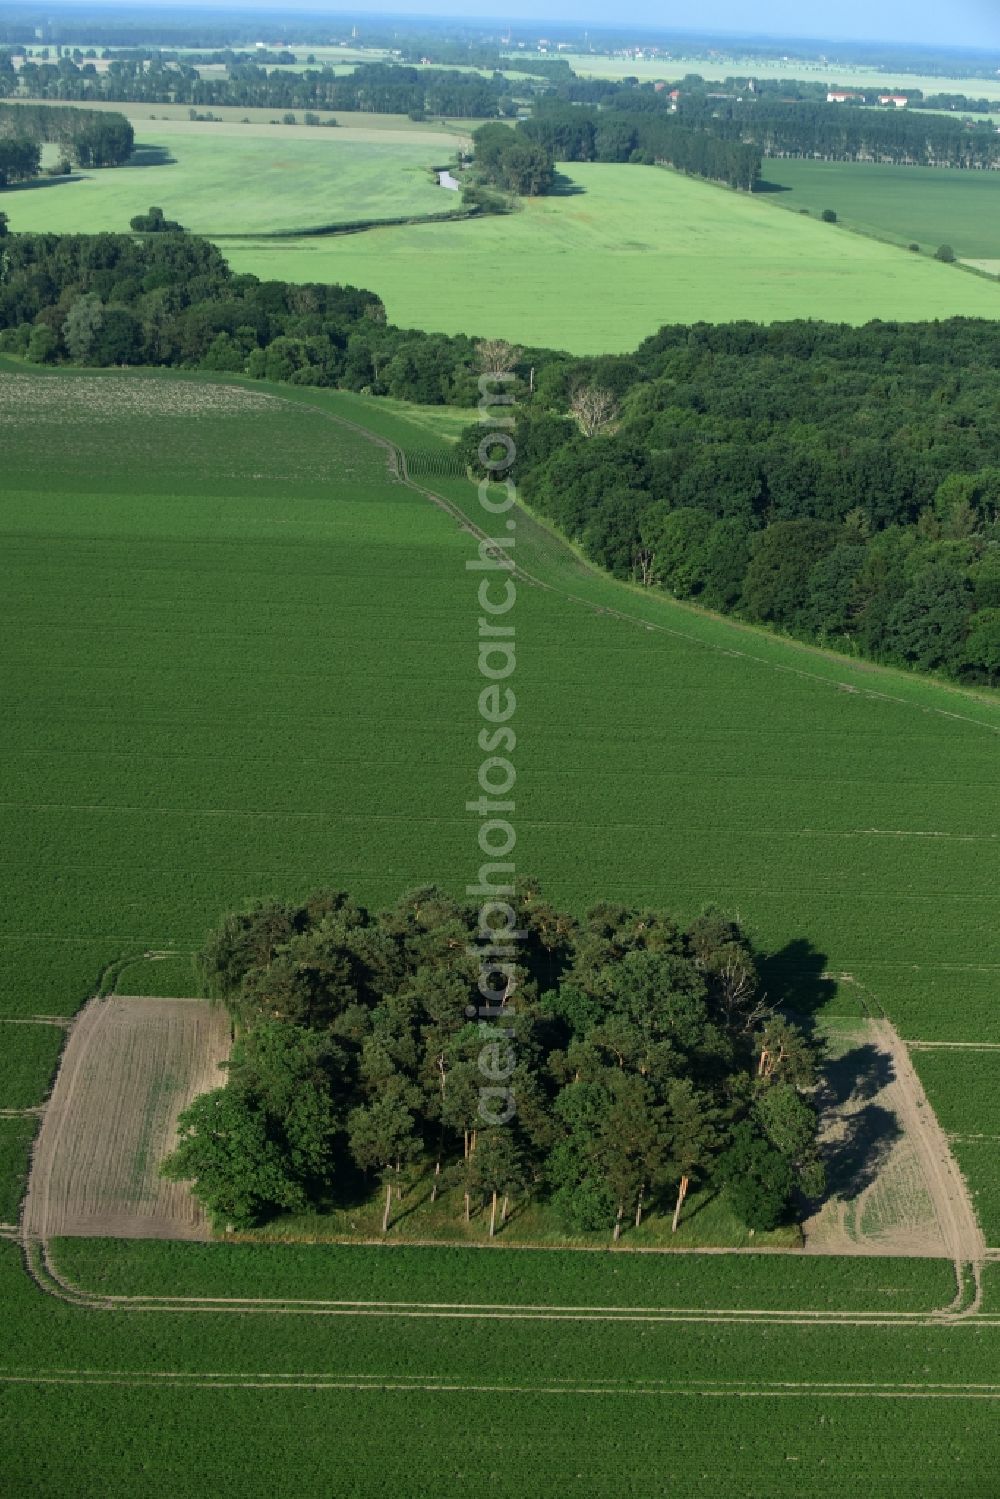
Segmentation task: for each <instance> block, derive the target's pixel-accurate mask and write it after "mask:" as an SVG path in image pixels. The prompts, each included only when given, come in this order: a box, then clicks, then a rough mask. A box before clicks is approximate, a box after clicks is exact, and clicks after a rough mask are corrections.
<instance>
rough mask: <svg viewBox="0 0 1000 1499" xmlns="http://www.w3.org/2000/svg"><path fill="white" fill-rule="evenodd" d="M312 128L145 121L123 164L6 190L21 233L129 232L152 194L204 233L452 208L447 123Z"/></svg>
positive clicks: (451, 147)
mask: <svg viewBox="0 0 1000 1499" xmlns="http://www.w3.org/2000/svg"><path fill="white" fill-rule="evenodd" d="M405 124H406V122H405V121H401V120H398V119H397V129H396V130H380V129H368V130H366V129H363V128H357V129H353V130H351V129H340V128H338V129H336V130H324V129H322V128H318V127H315V126H308V125H301V124H300V125H295V126H290V125H284V126H282V125H267V124H249V125H243V124H239V123H236V122H223V123H220V124H214V125H206V124H199V123H197V122H194V121H188V120H156V121H148V122H143V123H142V124H141V125H140V126H139V128H138V130H137V132H136V152H135V155H134V157H133V160H132V163H131V164H130V165H129V166H127V167H124V168H115V169H110V168H106V169H104V170H102V171H91V172H86V173H77V174H75V175H74V176H73V177H71V178H47V179H42V181H41V182H39V183H38V184H35V185H33V186H27V187H23V188H19V189H18V190H16V191H14V192H11V193H7V194H5V195H4V211H5V212H6V213H7V214H8V216H9V218H10V222H11V227H12V228H13V229H16V230H19V231H20V230H46V231H52V232H55V233H73V232H77V233H78V232H81V231H83V232H87V233H93V232H97V231H100V230H117V231H119V232H121V231H123V230H127V229H128V225H129V220H130V219H131V218H132V217H133V215H135V214H138V213H145V212H146V210H147V209H148V208H149V205H150V204H151V203H155V204H158V205H159V206H160V207H161V208H163V210H164V212H165V213H166V214H167V217H168V218H174V219H177V220H179V221H180V223H182V224H183V225H184V226H185V228H187V229H190V230H192V231H193V232H195V233H198V234H208V235H211V234H233V233H243V232H246V230H247V229H248V228H249V229H251V230H254V231H256V232H258V233H268V234H272V233H276V232H280V231H283V230H302V229H308V228H321V227H323V226H325V225H328V224H336V223H345V222H352V221H354V220H357V219H385V218H399V217H403V216H405V215H407V214H433V213H445V212H448V211H453V210H454V209H455V207H456V206H457V203H458V196H457V194H455V193H450V192H446V191H445V190H444V189H442V188H440V187H439V186H438V185H437V183H436V181H435V180H434V178H433V177H432V175H431V172H430V168H431V167H432V166H433V165H434V164H435V163H441V164H443V163H446V162H447V161H448V160H449V159H450V157H451V156H452V155H453V154H454V150H455V141H454V138H453V137H451V136H449V135H445V134H443V133H440V132H436V133H432V132H425V133H419V132H411V131H407V130H406V129H405V128H404V127H405Z"/></svg>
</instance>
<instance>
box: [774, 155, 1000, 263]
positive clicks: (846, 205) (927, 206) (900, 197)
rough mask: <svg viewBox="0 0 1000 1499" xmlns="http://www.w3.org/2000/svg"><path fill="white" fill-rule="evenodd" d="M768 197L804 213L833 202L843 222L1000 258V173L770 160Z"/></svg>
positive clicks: (968, 254)
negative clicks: (774, 189) (774, 190)
mask: <svg viewBox="0 0 1000 1499" xmlns="http://www.w3.org/2000/svg"><path fill="white" fill-rule="evenodd" d="M764 176H765V178H766V179H767V181H768V183H773V184H775V185H776V186H780V187H781V188H783V189H785V190H784V191H783V192H779V193H776V194H774V196H773V197H771V198H770V201H771V202H773V203H776V204H778V205H779V206H780V207H782V208H791V209H793V210H794V211H796V212H797V211H798V210H799V209H800V208H808V209H809V210H810V211H811V212H813V213H820V212H821V211H822V210H823V209H824V208H832V209H833V210H834V212H835V213H836V214H837V216H838V219H839V221H840V223H841V225H843V226H846V227H848V228H852V229H862V230H865V231H866V232H868V233H874V234H878V235H884V236H887V237H889V238H891V239H894V240H897V241H898V242H899V243H900V244H903V245H908V244H911V243H913V244H918V245H920V246H921V247H922V249H924V250H925V251H931V252H933V251H934V250H936V249H937V247H938V245H941V244H949V245H951V246H952V248H953V249H954V251H955V253H956V254H957V255H958V256H959V258H960V259H962V260H989V259H1000V173H996V172H956V171H949V170H947V169H942V168H939V167H894V166H878V165H875V164H873V163H870V162H844V161H792V160H786V161H778V160H773V161H772V160H769V161H765V163H764Z"/></svg>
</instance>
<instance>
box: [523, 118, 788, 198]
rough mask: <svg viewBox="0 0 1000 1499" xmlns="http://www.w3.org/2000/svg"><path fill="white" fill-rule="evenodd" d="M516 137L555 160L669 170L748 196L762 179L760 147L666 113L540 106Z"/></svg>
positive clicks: (524, 122)
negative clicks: (691, 127)
mask: <svg viewBox="0 0 1000 1499" xmlns="http://www.w3.org/2000/svg"><path fill="white" fill-rule="evenodd" d="M518 134H519V135H525V136H527V137H528V139H529V140H531V141H533V142H536V143H537V144H538V145H539V146H543V147H544V148H545V150H546V151H548V152H549V154H550V155H551V156H552V157H553V158H554V159H555V160H557V161H568V162H572V161H613V162H637V163H641V164H644V165H646V166H671V167H674V168H676V169H677V170H678V171H680V172H688V173H690V174H691V175H692V176H698V177H707V178H710V179H712V180H713V181H716V182H725V183H728V184H729V186H730V187H736V188H744V189H746V190H747V191H748V192H752V191H753V189H754V187H755V185H756V183H757V180H758V178H759V177H760V169H761V153H760V150H759V148H758V147H756V146H753V145H745V144H744V143H743V142H742V141H739V140H723V139H721V138H719V137H718V136H716V135H714V134H712V132H711V131H710V130H708V129H699V130H689V129H687V128H685V126H683V125H681V124H679V123H678V121H677V118H676V117H675V116H673V115H671V114H668V113H664V112H662V111H659V112H654V111H647V112H641V111H640V112H637V113H630V112H626V111H625V110H622V109H612V110H599V109H592V108H587V107H580V106H575V105H569V106H567V105H559V104H551V105H542V106H540V107H539V108H538V109H537V110H536V112H535V114H534V115H533V116H532V118H531V119H530V120H525V121H523V122H522V123H521V124H520V125H519V126H518Z"/></svg>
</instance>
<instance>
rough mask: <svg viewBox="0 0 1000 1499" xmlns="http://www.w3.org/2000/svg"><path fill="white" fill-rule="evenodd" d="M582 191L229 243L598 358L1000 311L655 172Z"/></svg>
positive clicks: (924, 266) (870, 249) (741, 201)
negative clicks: (708, 333) (716, 336)
mask: <svg viewBox="0 0 1000 1499" xmlns="http://www.w3.org/2000/svg"><path fill="white" fill-rule="evenodd" d="M565 170H567V172H568V173H569V175H571V177H572V181H573V183H574V184H575V185H576V187H577V188H578V189H580V191H578V192H577V193H575V194H573V193H570V194H567V195H565V196H554V197H550V198H540V199H536V200H533V201H528V202H526V203H525V206H524V208H523V210H522V211H520V212H518V213H516V214H511V215H509V216H507V217H502V218H488V219H482V220H478V221H475V220H473V221H468V222H465V223H458V224H448V225H440V226H438V225H436V224H430V225H421V226H412V227H399V228H386V229H378V230H374V231H371V232H370V233H367V234H365V235H363V236H357V235H352V236H348V237H344V238H332V239H331V238H325V239H312V240H302V241H294V242H290V241H287V242H282V241H275V242H272V243H267V242H265V243H261V242H254V241H252V240H246V241H232V242H227V245H226V254H227V255H228V257H229V258H230V260H231V262H232V264H233V266H234V267H235V269H237V270H239V271H253V272H255V273H256V274H257V275H260V276H264V277H279V278H286V279H288V280H291V281H334V282H346V283H352V284H354V285H356V286H357V285H360V286H368V287H370V288H371V289H372V290H373V291H376V292H378V293H379V295H380V296H381V297H382V298H383V299H384V301H385V303H386V307H387V309H388V313H389V317H390V319H391V320H392V321H393V322H397V323H400V324H402V325H403V326H408V327H420V328H426V329H430V330H434V331H440V332H445V333H457V332H470V333H480V334H484V335H497V336H502V337H507V338H513V339H517V340H518V341H520V342H524V343H529V344H536V345H537V344H541V345H549V346H552V347H556V348H567V349H570V350H572V351H573V352H575V353H599V352H610V351H617V350H625V349H630V348H634V347H635V345H636V344H637V343H638V342H639V341H640V340H641V339H643V338H645V337H647V336H648V335H649V334H651V333H653V332H655V331H656V329H657V328H659V327H660V326H661V325H662V324H664V323H691V322H697V321H699V320H704V321H707V322H728V321H730V320H732V319H738V318H750V319H753V320H754V321H763V322H771V321H774V320H776V319H785V318H800V317H803V318H808V317H813V318H829V319H831V320H833V321H837V322H848V323H863V322H866V321H867V320H869V319H870V318H877V317H880V318H885V319H895V318H898V319H901V320H913V319H919V318H935V317H948V316H951V315H954V314H966V315H968V316H973V317H994V316H997V315H998V313H1000V291H998V289H997V287H995V286H993V285H991V284H990V283H989V282H987V281H985V280H983V279H981V278H979V277H976V276H971V275H969V274H967V273H964V272H963V271H961V270H959V269H956V268H955V267H953V266H944V265H939V264H937V263H934V262H932V261H930V260H922V259H918V258H917V257H916V256H913V255H910V254H907V253H905V252H903V251H900V250H898V249H896V248H895V247H894V246H890V245H884V244H878V243H876V242H875V241H873V240H867V239H863V238H861V237H860V236H857V235H851V234H844V233H838V232H837V231H836V229H833V230H831V228H830V227H829V226H828V225H824V224H820V223H818V222H816V221H814V220H811V219H807V218H804V217H800V216H798V215H794V216H793V215H791V214H777V213H775V211H774V208H773V205H772V204H771V203H770V202H768V201H766V199H765V198H763V197H761V198H750V197H748V196H746V195H745V194H738V193H733V192H729V191H727V190H726V189H724V188H718V187H714V186H711V185H709V184H706V183H702V182H695V181H692V180H691V179H689V178H686V177H681V176H679V175H677V174H675V173H672V172H667V171H663V170H661V169H659V168H656V167H638V166H603V165H594V164H590V165H574V166H573V167H572V168H568V169H565Z"/></svg>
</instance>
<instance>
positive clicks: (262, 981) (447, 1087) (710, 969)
mask: <svg viewBox="0 0 1000 1499" xmlns="http://www.w3.org/2000/svg"><path fill="white" fill-rule="evenodd" d="M501 908H502V910H503V919H502V921H501V920H500V919H499V917H498V929H497V930H492V929H491V930H490V931H485V930H484V928H483V927H482V925H481V922H480V913H479V912H478V910H477V909H475V908H473V907H471V906H465V905H462V904H460V903H457V902H455V901H454V900H452V899H451V898H449V897H448V896H447V895H446V894H444V893H442V892H441V891H440V890H438V889H434V888H427V889H423V890H418V891H415V892H412V893H410V894H408V895H406V896H404V897H403V898H402V899H401V900H400V901H399V902H398V903H397V904H396V905H395V906H393V907H392V908H391V909H389V910H387V911H384V912H381V913H378V914H373V913H371V912H369V911H367V910H366V909H365V908H364V907H363V906H361V905H359V904H358V903H357V902H355V901H354V900H352V899H351V898H350V897H349V896H348V895H345V894H344V893H342V892H319V893H317V894H316V895H314V896H312V897H311V898H310V899H308V900H307V901H305V902H304V903H303V904H301V905H298V906H291V905H285V904H281V903H278V902H270V903H265V904H258V905H256V906H254V907H252V908H251V909H249V910H247V911H243V912H236V913H232V914H230V915H228V916H227V917H225V919H224V920H223V921H222V923H221V925H220V926H219V927H218V928H217V929H216V930H215V931H213V932H212V933H211V934H210V935H209V937H208V939H207V941H206V942H205V945H204V947H203V949H202V951H201V953H200V954H199V957H198V965H199V970H200V973H201V975H202V978H203V980H204V983H205V985H206V987H207V989H208V992H209V993H210V994H211V995H212V996H213V997H214V998H215V999H216V1000H217V1001H219V1002H220V1003H222V1004H224V1005H225V1006H226V1008H227V1010H228V1011H229V1014H230V1016H231V1018H232V1022H233V1026H234V1028H235V1044H234V1048H233V1052H232V1056H231V1059H230V1062H229V1064H228V1072H227V1079H226V1082H225V1084H224V1086H222V1087H220V1088H218V1089H216V1090H214V1091H213V1092H210V1093H207V1094H204V1095H203V1096H202V1097H200V1098H198V1099H196V1100H195V1101H194V1103H193V1104H192V1105H191V1106H190V1107H189V1108H188V1109H187V1110H186V1111H185V1113H184V1114H182V1116H181V1119H180V1140H179V1144H178V1146H177V1148H176V1150H175V1151H174V1152H173V1154H172V1155H171V1156H170V1157H169V1158H168V1160H167V1162H166V1163H165V1165H164V1168H163V1169H164V1171H165V1173H166V1174H167V1175H168V1176H169V1177H171V1178H172V1179H174V1180H183V1181H191V1182H192V1185H193V1190H194V1192H195V1194H196V1195H197V1196H198V1197H199V1198H200V1199H201V1201H202V1202H203V1203H204V1204H205V1206H206V1208H207V1209H208V1210H209V1212H210V1213H211V1214H212V1216H213V1218H214V1220H215V1222H216V1223H217V1224H218V1225H220V1226H225V1225H232V1226H234V1227H246V1226H249V1225H251V1224H254V1223H258V1222H260V1221H262V1220H263V1219H265V1218H267V1217H269V1216H271V1215H273V1214H275V1213H280V1212H283V1211H285V1212H287V1211H301V1210H302V1209H304V1208H307V1207H319V1208H322V1207H323V1206H324V1205H327V1204H330V1203H331V1202H336V1201H338V1200H339V1201H344V1200H348V1201H361V1200H364V1199H365V1198H366V1197H369V1196H371V1194H372V1193H373V1192H374V1191H375V1190H376V1187H377V1185H378V1184H380V1186H379V1189H380V1190H381V1191H382V1192H383V1193H384V1208H383V1229H387V1228H388V1226H389V1224H390V1220H391V1215H392V1211H393V1203H394V1201H397V1200H398V1199H399V1197H401V1196H402V1195H403V1194H404V1193H406V1192H407V1191H408V1190H410V1189H411V1188H412V1187H413V1185H414V1184H415V1183H416V1181H417V1180H422V1181H423V1182H424V1183H426V1184H428V1185H430V1187H431V1198H432V1200H434V1199H436V1198H437V1196H438V1194H439V1193H440V1192H444V1191H450V1192H452V1193H454V1194H456V1196H455V1198H454V1199H453V1200H454V1201H455V1202H456V1204H457V1205H458V1208H459V1211H460V1212H461V1213H462V1215H463V1216H464V1217H465V1218H466V1220H468V1219H469V1218H470V1217H471V1214H472V1212H473V1211H474V1210H476V1211H478V1209H479V1208H480V1206H485V1208H486V1214H485V1218H486V1221H488V1223H489V1229H488V1232H489V1233H490V1234H491V1235H492V1234H494V1233H495V1232H496V1231H497V1229H498V1228H501V1227H502V1226H503V1223H504V1221H505V1220H506V1218H507V1216H508V1215H509V1212H510V1210H511V1208H512V1207H516V1206H518V1205H521V1204H523V1203H525V1202H526V1201H527V1200H529V1199H530V1200H533V1201H537V1202H542V1203H545V1204H548V1206H549V1207H550V1209H551V1210H552V1212H553V1213H554V1214H555V1215H557V1217H558V1219H559V1221H560V1222H561V1223H562V1225H563V1226H564V1227H565V1229H566V1230H567V1231H569V1232H579V1231H602V1230H603V1231H606V1232H607V1233H608V1234H609V1235H611V1236H612V1237H613V1238H614V1239H617V1238H618V1237H619V1236H620V1234H621V1233H622V1231H623V1228H624V1227H625V1225H626V1224H627V1223H632V1222H634V1223H636V1224H638V1223H639V1222H640V1221H641V1219H642V1217H643V1214H644V1213H645V1212H646V1211H648V1210H650V1209H656V1210H659V1211H661V1212H665V1213H667V1214H670V1213H672V1214H673V1226H674V1228H675V1229H676V1226H677V1222H678V1220H679V1218H680V1215H681V1213H682V1211H683V1207H684V1202H685V1198H686V1196H687V1193H688V1189H689V1187H690V1186H691V1184H692V1183H695V1184H697V1183H702V1182H713V1183H715V1184H717V1185H718V1186H721V1187H724V1188H725V1189H726V1192H727V1195H728V1198H729V1201H730V1203H731V1205H732V1207H733V1210H734V1212H735V1213H736V1215H737V1216H738V1217H739V1218H740V1219H742V1221H743V1222H744V1223H746V1225H747V1226H748V1227H750V1228H751V1229H768V1228H773V1227H774V1226H776V1225H777V1224H778V1223H780V1222H783V1221H787V1220H788V1219H789V1218H790V1217H792V1216H794V1214H795V1212H796V1210H797V1208H798V1207H799V1206H800V1205H801V1204H802V1203H803V1202H804V1201H805V1200H806V1199H815V1198H816V1197H818V1196H819V1195H821V1194H822V1192H823V1190H824V1173H823V1167H822V1164H821V1162H820V1159H819V1155H818V1151H817V1145H816V1132H817V1116H816V1111H815V1109H814V1107H813V1104H812V1102H811V1098H810V1095H811V1092H812V1090H813V1088H814V1085H815V1063H816V1056H815V1053H814V1051H813V1049H812V1047H811V1046H810V1044H809V1043H808V1042H807V1040H806V1038H805V1036H804V1035H803V1033H802V1032H801V1031H800V1030H799V1029H798V1028H797V1027H796V1026H794V1025H793V1024H791V1023H790V1022H789V1021H788V1020H787V1019H785V1018H783V1017H782V1016H781V1015H780V1014H778V1013H777V1012H776V1011H775V1010H774V1009H773V1008H772V1007H771V1006H770V1005H769V1004H768V1002H767V1000H766V997H765V996H764V995H763V994H762V992H761V988H760V982H759V978H758V973H757V968H756V965H755V961H754V954H753V952H752V950H751V947H750V945H749V943H748V941H747V939H746V937H745V935H744V934H743V932H742V931H741V930H740V927H739V926H738V924H737V923H736V922H735V921H733V920H731V919H730V918H728V917H727V916H725V915H723V914H722V913H721V912H720V911H718V910H715V909H709V910H707V911H705V912H704V913H703V914H702V915H701V916H700V917H698V918H697V919H696V920H695V921H693V922H691V923H690V924H689V925H687V926H684V925H682V924H680V923H678V922H677V921H676V920H674V919H673V918H672V917H671V916H670V915H669V913H667V912H664V911H658V910H639V909H632V908H630V907H625V906H620V905H615V904H603V905H598V906H595V907H594V908H593V909H592V910H590V911H589V912H588V913H587V915H586V917H585V918H584V919H583V920H582V921H579V922H578V921H576V920H574V919H573V918H572V917H570V916H567V915H566V914H565V913H564V912H560V911H558V910H556V909H555V908H554V907H552V906H551V905H550V904H549V902H548V901H546V900H545V898H544V896H543V895H542V893H541V891H540V890H539V888H538V885H537V883H535V882H533V881H531V880H523V881H522V882H521V883H520V884H519V885H518V886H517V888H516V889H511V890H510V891H509V892H508V895H504V896H503V897H502V899H501V900H500V901H498V902H496V903H494V905H493V906H491V908H490V909H491V911H493V913H494V914H496V913H497V912H498V911H500V910H501ZM504 923H506V925H505V924H504ZM506 931H516V932H517V934H518V943H517V956H516V959H514V960H513V961H509V960H508V961H505V962H504V963H503V964H501V963H500V962H499V960H493V961H495V962H496V965H497V969H498V970H499V971H498V972H497V973H495V974H494V973H491V972H490V962H491V956H490V955H491V954H492V953H493V952H495V951H496V944H497V943H498V942H500V941H501V938H502V933H503V932H506ZM503 950H504V951H505V952H506V951H507V950H508V949H507V947H506V946H505V947H504V949H503ZM483 972H486V973H487V974H489V975H490V977H491V978H492V980H493V982H494V983H496V984H497V985H498V986H499V987H498V991H497V992H498V993H501V992H502V997H501V999H500V1001H499V1002H498V1004H497V1005H496V1006H495V1009H497V1010H498V1011H499V1018H498V1019H497V1020H495V1021H494V1020H491V1021H490V1022H489V1023H487V1022H483V1021H480V1020H478V1019H476V1018H475V1017H476V1016H477V1015H478V1014H479V1013H480V1012H479V1009H478V1008H477V1007H478V1006H479V1005H481V1003H482V1001H481V998H480V994H481V989H480V987H479V985H480V983H481V981H482V974H483ZM470 1016H471V1017H472V1018H470ZM484 1056H485V1057H486V1059H487V1063H488V1065H486V1064H484ZM496 1077H502V1078H503V1079H504V1080H505V1082H506V1084H507V1087H505V1089H504V1092H505V1093H507V1089H508V1088H509V1093H510V1096H512V1098H513V1100H514V1102H513V1105H512V1109H511V1110H508V1109H505V1110H504V1116H503V1117H502V1118H500V1117H498V1115H497V1111H496V1110H495V1109H493V1108H492V1107H490V1108H486V1109H484V1107H483V1089H484V1086H485V1084H486V1083H487V1081H488V1080H489V1079H490V1078H496ZM493 1091H494V1092H495V1091H497V1090H496V1089H494V1090H493Z"/></svg>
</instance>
